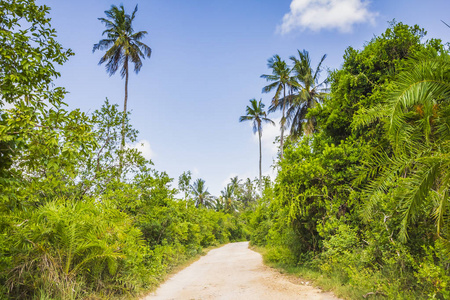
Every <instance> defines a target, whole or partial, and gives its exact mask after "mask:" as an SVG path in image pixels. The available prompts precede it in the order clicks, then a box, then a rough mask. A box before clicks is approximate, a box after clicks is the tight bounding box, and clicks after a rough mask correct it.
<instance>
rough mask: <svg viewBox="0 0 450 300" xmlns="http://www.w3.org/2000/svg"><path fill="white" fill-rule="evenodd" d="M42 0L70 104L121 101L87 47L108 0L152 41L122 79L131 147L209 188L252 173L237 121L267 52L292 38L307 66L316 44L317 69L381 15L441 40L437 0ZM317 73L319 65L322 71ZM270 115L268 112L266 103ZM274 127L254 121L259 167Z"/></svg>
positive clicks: (255, 94) (443, 9)
mask: <svg viewBox="0 0 450 300" xmlns="http://www.w3.org/2000/svg"><path fill="white" fill-rule="evenodd" d="M37 2H38V3H39V4H46V5H47V6H50V7H51V12H50V16H51V18H52V22H51V23H52V26H53V27H54V28H55V29H56V30H57V33H58V38H57V40H58V41H59V42H60V43H61V44H62V45H63V46H64V47H65V48H70V49H72V50H73V51H74V52H75V56H72V57H71V58H70V60H69V61H68V62H67V63H66V64H65V65H63V66H59V67H58V68H57V69H58V71H59V72H60V73H61V77H60V78H58V79H57V80H56V81H55V83H56V85H57V86H63V87H65V88H66V89H67V91H68V92H69V94H68V95H67V96H66V99H65V102H66V103H68V104H69V107H70V108H80V109H81V110H83V111H85V112H90V113H92V112H93V111H94V110H95V109H98V108H100V107H101V105H102V104H103V102H104V100H105V99H106V98H108V99H109V100H110V102H112V103H117V104H119V105H120V107H123V99H124V80H122V79H121V77H120V75H119V72H118V73H117V74H115V75H113V76H111V77H110V76H109V75H108V74H107V73H106V70H105V66H104V65H98V62H99V60H100V58H101V56H102V55H103V54H104V52H101V51H96V52H95V53H93V52H92V47H93V45H94V44H95V43H97V42H98V41H99V40H100V39H102V32H103V30H104V26H103V25H102V23H101V22H100V21H99V20H98V18H99V17H105V14H104V11H105V10H108V9H109V8H110V7H111V5H120V4H123V5H124V7H125V10H126V11H127V12H129V13H131V12H132V10H133V9H134V7H135V5H136V4H137V5H138V12H137V14H136V18H135V21H134V28H135V30H136V31H141V30H145V31H147V32H148V35H147V36H146V37H145V38H144V39H143V42H144V43H145V44H147V45H148V46H150V47H151V48H152V56H151V58H150V59H145V60H144V61H143V64H144V65H143V67H142V69H141V71H140V72H139V74H134V73H133V74H131V75H130V79H129V89H128V90H129V94H128V109H129V110H130V111H131V113H132V114H131V123H132V125H133V126H134V127H135V128H136V129H138V130H139V142H138V143H137V144H135V145H131V146H134V147H137V148H139V149H140V150H141V151H142V153H143V154H144V156H146V157H147V158H149V159H151V160H152V161H153V163H154V168H155V169H156V170H158V171H165V172H167V173H168V174H169V176H170V177H172V178H174V187H176V186H177V181H178V176H179V175H180V174H181V173H182V172H184V171H188V170H190V171H191V172H192V173H193V178H194V179H196V178H202V179H204V180H205V181H206V185H207V186H208V187H209V191H210V192H211V193H212V194H213V195H219V193H220V190H222V189H223V187H224V186H225V185H226V184H227V183H228V182H229V179H230V178H231V177H234V176H239V177H240V178H243V179H245V178H247V177H250V178H256V177H257V176H258V172H259V171H258V161H259V152H258V151H259V150H258V138H257V136H256V135H254V134H253V132H252V128H251V123H250V122H247V123H239V117H240V116H241V115H244V114H245V108H246V106H247V105H249V100H250V99H252V98H256V99H258V100H259V99H262V100H263V102H264V103H265V104H266V108H267V107H268V106H269V104H270V101H271V99H272V97H273V94H262V93H261V91H262V88H263V87H264V86H265V85H266V84H267V82H266V81H265V80H264V79H261V78H260V76H261V75H262V74H270V70H269V69H268V68H267V59H268V58H270V57H271V56H273V55H274V54H279V55H280V56H281V57H282V58H283V59H285V60H288V58H289V57H290V56H292V55H296V53H297V49H299V50H303V49H306V50H307V51H309V53H310V56H311V59H312V65H313V66H315V65H316V64H317V63H318V61H319V59H320V58H321V57H322V55H323V54H327V58H326V60H325V62H324V65H325V66H326V67H327V69H329V70H333V69H337V68H339V67H340V66H341V65H342V63H343V58H342V57H343V55H344V52H345V49H346V48H347V47H349V46H351V47H353V48H356V49H361V48H362V47H363V46H364V44H365V43H367V42H368V41H370V39H371V38H372V37H374V36H375V35H379V34H381V33H382V32H384V31H385V29H386V28H387V27H388V22H389V21H392V20H393V19H395V20H397V21H400V22H403V23H406V24H409V25H414V24H418V25H420V26H421V27H423V28H425V30H427V31H428V35H427V37H426V38H440V39H442V40H443V41H450V29H449V28H448V27H446V26H445V25H444V24H443V23H442V22H441V20H444V21H446V22H447V23H448V24H450V15H449V14H448V12H449V11H450V1H448V0H432V1H418V0H408V1H407V0H397V1H388V0H378V1H363V0H245V1H243V0H195V1H186V0H141V1H138V0H134V1H129V0H125V1H115V0H108V1H106V0H96V1H92V0H78V1H61V0H37ZM323 76H326V72H324V73H323ZM269 117H270V118H272V119H273V120H274V121H279V120H280V115H279V114H276V113H275V114H271V115H269ZM277 135H279V128H278V127H275V126H270V125H268V126H265V127H264V128H263V141H262V144H263V149H262V150H263V164H262V165H263V167H262V169H263V174H265V175H271V176H272V177H273V176H274V173H275V171H274V168H273V165H274V159H275V158H276V155H277V145H276V144H274V140H275V137H276V136H277Z"/></svg>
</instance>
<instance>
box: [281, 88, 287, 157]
mask: <svg viewBox="0 0 450 300" xmlns="http://www.w3.org/2000/svg"><path fill="white" fill-rule="evenodd" d="M283 94H284V98H283V115H282V117H281V139H280V147H281V156H280V160H282V159H283V135H284V122H285V119H284V114H285V110H286V86H284V87H283Z"/></svg>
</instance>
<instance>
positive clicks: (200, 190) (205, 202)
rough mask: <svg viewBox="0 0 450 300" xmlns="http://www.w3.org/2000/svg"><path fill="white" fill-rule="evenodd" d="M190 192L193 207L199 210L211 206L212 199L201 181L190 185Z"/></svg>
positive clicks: (198, 180)
mask: <svg viewBox="0 0 450 300" xmlns="http://www.w3.org/2000/svg"><path fill="white" fill-rule="evenodd" d="M191 191H192V195H193V196H194V200H195V207H197V208H200V207H210V206H211V204H212V200H213V198H212V196H211V194H210V193H209V192H208V189H207V188H206V185H205V181H204V180H203V179H201V178H199V179H197V180H196V181H195V182H194V184H192V185H191Z"/></svg>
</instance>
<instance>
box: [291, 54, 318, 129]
mask: <svg viewBox="0 0 450 300" xmlns="http://www.w3.org/2000/svg"><path fill="white" fill-rule="evenodd" d="M297 51H298V55H299V58H296V57H295V56H291V57H290V59H291V60H292V62H293V63H294V66H293V68H292V72H293V73H294V77H295V79H296V86H295V90H296V92H297V94H295V95H293V97H292V98H291V103H290V104H291V106H290V107H289V109H288V112H287V119H288V123H290V125H291V130H290V134H291V136H293V137H298V136H299V135H301V134H302V133H303V132H305V133H306V134H311V133H312V132H313V131H314V127H315V123H316V120H315V118H314V117H311V118H307V117H306V116H307V114H308V111H309V110H310V109H311V108H313V107H315V106H316V105H317V103H319V102H320V101H322V100H323V98H324V96H325V95H326V83H327V81H326V80H324V81H322V82H319V75H320V72H321V71H322V63H323V61H324V60H325V58H326V57H327V55H326V54H325V55H323V56H322V58H321V60H320V62H319V64H318V65H317V67H316V68H315V70H314V69H313V68H312V67H311V59H310V57H309V53H308V51H306V50H303V51H300V50H297Z"/></svg>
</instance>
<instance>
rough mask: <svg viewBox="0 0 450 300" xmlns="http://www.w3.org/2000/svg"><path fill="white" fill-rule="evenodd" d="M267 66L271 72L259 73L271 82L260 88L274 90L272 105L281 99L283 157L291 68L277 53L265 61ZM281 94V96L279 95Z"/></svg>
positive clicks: (281, 144) (276, 104)
mask: <svg viewBox="0 0 450 300" xmlns="http://www.w3.org/2000/svg"><path fill="white" fill-rule="evenodd" d="M267 66H268V67H269V69H272V74H270V75H266V74H263V75H261V78H264V79H266V81H269V82H272V83H271V84H269V85H267V86H265V87H264V88H263V89H262V92H263V93H270V92H271V91H272V90H275V95H274V96H273V98H272V106H273V107H278V106H279V105H280V100H281V110H282V116H281V122H280V125H281V137H280V159H283V142H284V127H285V124H286V106H287V105H289V103H288V102H287V100H288V98H287V97H286V89H287V88H289V84H290V83H291V82H292V81H291V79H292V76H291V69H290V68H289V67H288V65H287V64H286V62H285V61H284V60H282V59H281V57H280V56H279V55H274V56H273V57H271V58H269V59H268V61H267ZM281 96H282V97H281Z"/></svg>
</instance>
